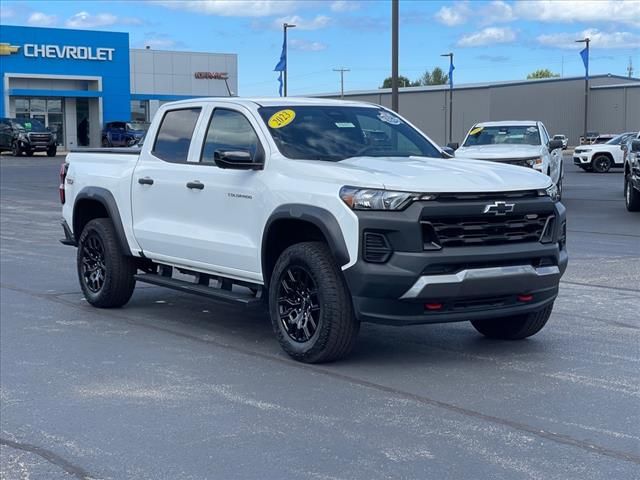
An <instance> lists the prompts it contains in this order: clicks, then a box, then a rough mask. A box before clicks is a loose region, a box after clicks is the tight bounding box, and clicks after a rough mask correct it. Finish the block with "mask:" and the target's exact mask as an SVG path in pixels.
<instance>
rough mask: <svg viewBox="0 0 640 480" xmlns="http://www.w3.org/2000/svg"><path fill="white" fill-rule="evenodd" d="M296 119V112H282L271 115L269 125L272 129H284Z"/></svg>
mask: <svg viewBox="0 0 640 480" xmlns="http://www.w3.org/2000/svg"><path fill="white" fill-rule="evenodd" d="M294 118H296V112H294V111H293V110H280V111H278V112H276V113H274V114H273V115H271V118H269V121H268V122H267V123H268V125H269V127H271V128H282V127H286V126H287V125H289V124H290V123H291V122H293V119H294Z"/></svg>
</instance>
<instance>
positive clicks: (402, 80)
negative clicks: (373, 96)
mask: <svg viewBox="0 0 640 480" xmlns="http://www.w3.org/2000/svg"><path fill="white" fill-rule="evenodd" d="M398 87H415V84H414V83H413V82H412V81H411V80H409V79H408V78H407V77H405V76H404V75H398ZM380 88H391V77H387V78H385V79H384V82H382V86H381V87H380Z"/></svg>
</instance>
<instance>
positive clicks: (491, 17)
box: [479, 0, 516, 25]
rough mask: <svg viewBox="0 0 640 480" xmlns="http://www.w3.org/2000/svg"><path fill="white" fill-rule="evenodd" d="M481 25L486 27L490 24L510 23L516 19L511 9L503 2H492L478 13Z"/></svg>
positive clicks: (497, 0) (500, 0) (501, 0)
mask: <svg viewBox="0 0 640 480" xmlns="http://www.w3.org/2000/svg"><path fill="white" fill-rule="evenodd" d="M479 14H480V17H481V23H483V24H485V25H487V24H491V23H504V22H512V21H513V20H515V19H516V15H515V13H514V11H513V7H512V6H511V5H510V4H508V3H507V2H505V1H503V0H494V1H493V2H490V3H489V4H487V5H486V6H484V7H482V8H481V9H480V11H479Z"/></svg>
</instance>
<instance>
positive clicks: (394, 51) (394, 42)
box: [391, 0, 399, 113]
mask: <svg viewBox="0 0 640 480" xmlns="http://www.w3.org/2000/svg"><path fill="white" fill-rule="evenodd" d="M398 2H399V0H391V109H392V110H393V111H394V112H396V113H397V112H398V47H399V41H398V17H399V7H398Z"/></svg>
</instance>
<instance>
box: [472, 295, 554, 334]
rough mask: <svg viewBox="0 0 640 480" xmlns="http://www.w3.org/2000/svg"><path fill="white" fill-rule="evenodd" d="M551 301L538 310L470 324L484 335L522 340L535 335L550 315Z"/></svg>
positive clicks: (475, 321)
mask: <svg viewBox="0 0 640 480" xmlns="http://www.w3.org/2000/svg"><path fill="white" fill-rule="evenodd" d="M552 310H553V303H552V304H551V305H548V306H546V307H544V308H541V309H540V310H537V311H535V312H532V313H526V314H522V315H513V316H511V317H505V318H496V319H490V320H474V321H472V322H471V325H473V326H474V328H475V329H476V330H477V331H478V332H480V333H481V334H483V335H484V336H485V337H489V338H496V339H500V340H522V339H523V338H527V337H530V336H532V335H535V334H536V333H538V332H539V331H540V330H542V327H544V326H545V325H546V323H547V320H549V317H550V316H551V311H552Z"/></svg>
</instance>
